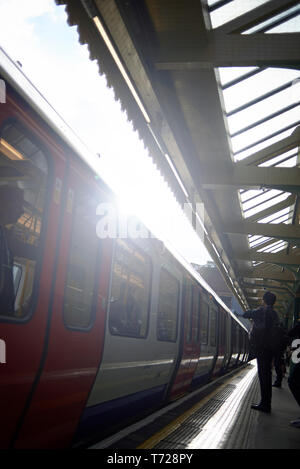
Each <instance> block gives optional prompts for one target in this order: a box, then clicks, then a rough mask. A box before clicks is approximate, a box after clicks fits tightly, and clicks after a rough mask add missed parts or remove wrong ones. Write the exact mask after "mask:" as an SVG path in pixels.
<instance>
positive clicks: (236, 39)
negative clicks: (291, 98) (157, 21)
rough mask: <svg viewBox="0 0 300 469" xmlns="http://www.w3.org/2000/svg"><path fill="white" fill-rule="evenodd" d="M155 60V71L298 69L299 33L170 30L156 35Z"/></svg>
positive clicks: (299, 52) (299, 54)
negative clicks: (228, 33) (157, 36)
mask: <svg viewBox="0 0 300 469" xmlns="http://www.w3.org/2000/svg"><path fill="white" fill-rule="evenodd" d="M159 42H160V44H161V47H160V50H158V52H157V55H156V58H155V59H154V62H155V65H156V68H157V69H158V70H198V69H203V68H211V67H249V66H269V67H295V68H300V65H299V56H300V33H282V34H249V35H236V34H231V35H226V34H222V33H216V32H203V33H201V32H199V33H198V34H195V32H190V31H183V32H181V31H175V32H173V31H171V32H167V33H160V34H159Z"/></svg>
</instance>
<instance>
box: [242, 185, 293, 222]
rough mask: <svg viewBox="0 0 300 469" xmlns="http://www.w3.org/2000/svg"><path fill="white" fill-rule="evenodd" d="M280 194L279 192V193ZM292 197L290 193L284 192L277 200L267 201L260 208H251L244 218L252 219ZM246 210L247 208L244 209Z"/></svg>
mask: <svg viewBox="0 0 300 469" xmlns="http://www.w3.org/2000/svg"><path fill="white" fill-rule="evenodd" d="M278 192H279V191H278ZM289 195H290V193H289V192H284V193H283V194H279V195H278V196H277V197H276V198H275V199H272V200H267V201H266V202H264V203H263V204H261V205H260V206H259V207H253V208H250V209H249V210H248V211H247V212H246V213H245V214H244V217H245V218H248V217H251V216H252V215H255V214H257V213H259V212H261V211H262V210H265V209H266V208H269V207H272V206H273V205H275V204H278V203H279V202H283V200H285V199H286V198H287V197H288V196H289ZM243 209H244V210H246V208H245V207H243Z"/></svg>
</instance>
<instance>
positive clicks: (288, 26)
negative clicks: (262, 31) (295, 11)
mask: <svg viewBox="0 0 300 469" xmlns="http://www.w3.org/2000/svg"><path fill="white" fill-rule="evenodd" d="M299 29H300V15H297V16H295V17H294V18H291V19H290V20H288V21H286V22H285V23H282V24H280V25H278V26H275V27H274V28H272V29H269V30H268V31H266V33H298V32H299Z"/></svg>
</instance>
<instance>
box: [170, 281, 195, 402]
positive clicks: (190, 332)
mask: <svg viewBox="0 0 300 469" xmlns="http://www.w3.org/2000/svg"><path fill="white" fill-rule="evenodd" d="M199 307H200V302H199V289H198V286H197V284H196V283H195V282H193V281H192V280H191V279H190V278H186V279H185V285H184V294H183V303H182V315H183V330H182V332H181V334H182V336H181V353H179V357H178V363H177V367H176V373H175V377H174V379H173V384H172V387H171V391H170V400H174V399H177V398H179V397H180V396H182V395H183V394H185V393H186V392H187V391H188V389H189V387H190V385H191V382H192V378H193V375H194V373H195V370H196V367H197V363H198V357H199V354H200V344H199V332H198V331H199Z"/></svg>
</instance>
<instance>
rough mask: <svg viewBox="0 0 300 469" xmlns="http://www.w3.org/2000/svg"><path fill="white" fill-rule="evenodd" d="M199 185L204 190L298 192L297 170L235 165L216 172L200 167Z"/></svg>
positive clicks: (221, 167)
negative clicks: (234, 188) (245, 189)
mask: <svg viewBox="0 0 300 469" xmlns="http://www.w3.org/2000/svg"><path fill="white" fill-rule="evenodd" d="M201 169H202V172H201V179H200V183H201V184H202V187H203V188H204V189H215V188H218V187H219V188H220V189H221V188H222V187H230V186H236V187H247V188H249V189H250V188H251V189H254V188H256V189H262V188H264V187H266V188H272V189H278V190H281V191H284V192H296V193H298V192H299V191H300V187H299V181H300V169H299V168H295V167H294V168H276V167H258V166H245V165H244V164H240V163H235V164H233V165H222V164H221V163H220V165H219V168H218V170H217V171H216V167H215V165H208V164H207V165H202V168H201Z"/></svg>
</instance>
